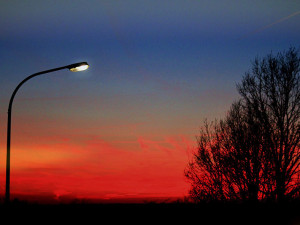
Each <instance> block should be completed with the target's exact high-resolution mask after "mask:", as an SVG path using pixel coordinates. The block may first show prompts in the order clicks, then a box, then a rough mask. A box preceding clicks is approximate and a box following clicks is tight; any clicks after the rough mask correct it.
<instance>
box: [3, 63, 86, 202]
mask: <svg viewBox="0 0 300 225" xmlns="http://www.w3.org/2000/svg"><path fill="white" fill-rule="evenodd" d="M88 67H89V65H88V64H87V62H80V63H74V64H71V65H67V66H62V67H58V68H54V69H50V70H45V71H41V72H38V73H34V74H32V75H30V76H28V77H26V78H25V79H24V80H23V81H21V82H20V83H19V84H18V86H17V87H16V88H15V90H14V92H13V93H12V95H11V97H10V100H9V105H8V112H7V113H8V120H7V156H6V186H5V187H6V188H5V190H6V191H5V201H6V202H7V203H9V200H10V134H11V111H12V104H13V101H14V98H15V95H16V94H17V92H18V90H19V89H20V87H21V86H22V85H23V84H24V83H25V82H26V81H28V80H30V79H31V78H33V77H36V76H39V75H42V74H45V73H51V72H55V71H58V70H63V69H69V70H70V71H72V72H77V71H82V70H86V69H87V68H88Z"/></svg>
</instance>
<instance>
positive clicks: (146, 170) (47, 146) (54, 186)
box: [0, 128, 194, 200]
mask: <svg viewBox="0 0 300 225" xmlns="http://www.w3.org/2000/svg"><path fill="white" fill-rule="evenodd" d="M22 129H24V130H26V128H22ZM22 129H20V130H22ZM19 132H21V131H16V132H15V133H16V134H15V138H14V140H15V142H13V143H14V144H13V146H12V155H11V196H12V198H14V196H15V197H16V196H20V195H22V196H26V195H27V196H35V195H36V196H48V197H49V196H52V197H51V198H53V199H54V200H59V199H60V198H63V197H69V198H73V199H100V200H101V199H104V200H114V199H126V198H141V199H143V198H174V197H175V198H182V197H184V196H186V195H187V191H188V188H189V185H188V183H187V182H186V180H185V177H184V169H185V167H186V164H187V161H188V152H189V149H191V148H192V146H193V144H194V143H193V140H190V139H189V138H187V137H185V136H184V135H175V136H164V135H161V136H160V137H159V138H157V137H158V136H159V135H158V136H155V137H154V136H153V137H143V136H136V137H131V138H130V140H125V139H126V138H125V139H124V138H122V137H120V138H119V139H118V140H113V139H111V140H106V139H107V138H106V139H105V138H103V137H101V135H99V136H96V135H91V136H86V137H84V136H81V135H79V134H76V132H74V133H73V134H68V135H65V136H70V137H72V138H64V137H62V136H61V135H59V134H57V135H51V134H48V136H46V135H43V134H42V132H41V133H40V134H41V135H40V136H41V137H40V138H38V140H35V141H32V140H28V141H25V140H24V138H26V137H24V138H23V137H22V138H21V136H22V135H21V134H19ZM23 135H24V133H23ZM25 136H27V135H25ZM18 137H20V138H18ZM123 139H124V140H123ZM16 142H17V143H18V142H22V145H20V144H17V143H16ZM3 157H4V156H3V155H2V158H3ZM1 171H5V166H4V164H2V165H1ZM4 178H5V174H4V173H3V172H2V174H1V180H0V182H1V183H2V184H4V183H5V179H4ZM1 192H2V194H3V195H4V190H3V189H2V190H1Z"/></svg>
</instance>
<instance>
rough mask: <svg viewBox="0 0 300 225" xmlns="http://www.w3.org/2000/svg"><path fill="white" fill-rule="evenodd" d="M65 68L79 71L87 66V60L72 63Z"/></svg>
mask: <svg viewBox="0 0 300 225" xmlns="http://www.w3.org/2000/svg"><path fill="white" fill-rule="evenodd" d="M67 68H68V69H69V70H70V71H72V72H79V71H83V70H86V69H87V68H89V64H88V63H87V62H80V63H74V64H71V65H69V66H67Z"/></svg>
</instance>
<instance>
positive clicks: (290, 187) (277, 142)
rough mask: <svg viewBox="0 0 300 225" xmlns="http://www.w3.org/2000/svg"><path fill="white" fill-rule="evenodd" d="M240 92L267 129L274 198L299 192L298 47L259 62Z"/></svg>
mask: <svg viewBox="0 0 300 225" xmlns="http://www.w3.org/2000/svg"><path fill="white" fill-rule="evenodd" d="M238 91H239V93H240V94H241V96H242V101H243V103H244V104H247V105H249V106H250V107H251V108H252V110H253V117H254V118H256V119H257V120H258V121H259V122H260V123H261V126H262V127H263V128H264V134H263V137H264V143H263V144H264V146H265V148H266V150H267V151H268V152H267V153H266V154H268V156H269V160H270V161H271V162H272V169H273V174H274V177H273V181H274V184H275V187H274V188H275V192H274V197H275V198H276V199H277V200H278V201H281V200H284V199H286V198H291V197H294V195H295V194H297V193H298V192H299V187H300V186H299V164H300V151H299V147H300V57H299V55H298V52H297V51H296V50H295V48H290V49H289V50H288V51H286V52H283V53H279V54H277V56H273V55H272V54H269V55H268V56H267V57H265V58H263V59H256V60H255V61H254V63H253V66H252V71H251V72H248V73H246V75H245V76H244V78H243V81H242V83H241V84H239V85H238Z"/></svg>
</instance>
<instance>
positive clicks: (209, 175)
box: [185, 48, 300, 203]
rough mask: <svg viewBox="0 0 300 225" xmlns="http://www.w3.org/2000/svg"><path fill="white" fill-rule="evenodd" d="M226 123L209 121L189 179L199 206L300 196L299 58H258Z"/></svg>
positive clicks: (293, 53)
mask: <svg viewBox="0 0 300 225" xmlns="http://www.w3.org/2000/svg"><path fill="white" fill-rule="evenodd" d="M237 90H238V92H239V94H240V99H239V100H238V101H236V102H234V103H233V104H232V106H231V108H230V110H229V111H228V113H227V115H226V116H225V118H224V119H222V120H216V121H213V122H208V121H206V122H205V123H204V126H203V128H202V129H201V131H200V135H199V136H198V137H197V143H198V146H197V151H196V152H195V153H194V155H193V159H192V160H191V162H190V163H189V164H188V166H187V168H186V171H185V175H186V177H187V178H188V180H189V181H190V183H191V190H190V196H191V198H192V199H193V200H194V201H195V202H212V201H237V202H280V203H282V202H287V201H292V200H293V201H294V200H296V199H299V193H300V166H299V165H300V56H299V51H297V50H296V49H295V48H290V49H289V50H287V51H284V52H281V53H278V54H277V55H273V54H272V53H271V54H269V55H267V56H266V57H264V58H256V59H255V60H254V62H253V63H252V69H251V70H250V71H249V72H246V73H245V75H244V77H243V79H242V81H241V83H239V84H238V85H237Z"/></svg>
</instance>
